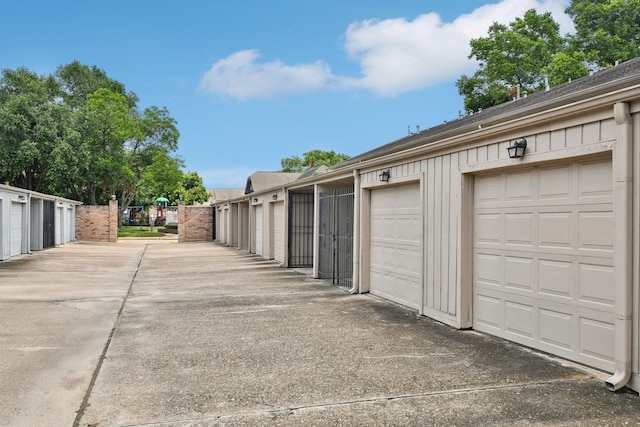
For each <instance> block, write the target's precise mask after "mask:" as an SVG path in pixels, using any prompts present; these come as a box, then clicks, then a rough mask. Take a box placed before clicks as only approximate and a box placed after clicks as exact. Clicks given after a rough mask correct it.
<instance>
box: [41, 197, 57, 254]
mask: <svg viewBox="0 0 640 427" xmlns="http://www.w3.org/2000/svg"><path fill="white" fill-rule="evenodd" d="M42 208H43V209H42V248H43V249H46V248H51V247H53V246H55V245H56V222H55V221H56V204H55V202H54V201H53V200H43V204H42Z"/></svg>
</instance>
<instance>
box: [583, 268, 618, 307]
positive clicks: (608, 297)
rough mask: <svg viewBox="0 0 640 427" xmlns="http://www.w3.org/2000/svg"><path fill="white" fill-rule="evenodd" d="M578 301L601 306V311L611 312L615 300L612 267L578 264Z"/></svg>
mask: <svg viewBox="0 0 640 427" xmlns="http://www.w3.org/2000/svg"><path fill="white" fill-rule="evenodd" d="M579 269H580V276H579V277H580V300H581V301H584V302H586V303H594V304H601V305H604V306H605V307H602V309H603V310H612V309H613V302H614V298H615V288H614V287H613V286H611V284H612V283H613V282H614V274H613V267H611V266H605V265H591V264H580V266H579Z"/></svg>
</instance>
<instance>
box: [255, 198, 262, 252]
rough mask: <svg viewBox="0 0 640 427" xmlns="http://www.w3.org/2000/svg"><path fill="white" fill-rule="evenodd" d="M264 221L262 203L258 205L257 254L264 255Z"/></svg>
mask: <svg viewBox="0 0 640 427" xmlns="http://www.w3.org/2000/svg"><path fill="white" fill-rule="evenodd" d="M263 223H264V217H263V216H262V205H258V206H256V254H257V255H262V254H263V253H264V250H263V248H262V242H263V240H264V239H263V238H262V233H263V227H262V224H263Z"/></svg>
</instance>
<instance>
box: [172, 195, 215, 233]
mask: <svg viewBox="0 0 640 427" xmlns="http://www.w3.org/2000/svg"><path fill="white" fill-rule="evenodd" d="M199 240H208V241H211V240H213V208H212V207H211V206H185V205H184V202H180V203H179V204H178V241H179V242H192V241H199Z"/></svg>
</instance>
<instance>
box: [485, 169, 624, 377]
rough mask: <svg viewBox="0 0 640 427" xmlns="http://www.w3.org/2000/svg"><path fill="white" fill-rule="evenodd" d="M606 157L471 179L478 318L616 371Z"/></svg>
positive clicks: (513, 336)
mask: <svg viewBox="0 0 640 427" xmlns="http://www.w3.org/2000/svg"><path fill="white" fill-rule="evenodd" d="M612 181H613V179H612V167H611V161H610V159H607V160H606V161H597V162H581V163H578V162H576V163H572V164H565V165H558V166H554V167H545V168H542V167H538V168H533V169H527V170H524V171H516V172H510V173H501V174H494V175H483V176H478V177H476V179H475V185H474V193H475V201H474V204H475V208H474V254H473V263H474V266H473V274H474V280H473V322H474V327H475V328H476V329H477V330H479V331H484V332H487V333H490V334H493V335H497V336H499V337H502V338H506V339H509V340H512V341H515V342H518V343H521V344H524V345H527V346H530V347H533V348H537V349H540V350H543V351H546V352H549V353H552V354H556V355H559V356H562V357H566V358H568V359H571V360H575V361H578V362H581V363H585V364H587V365H590V366H594V367H597V368H600V369H604V370H609V371H612V370H613V347H614V346H613V339H614V338H613V337H614V323H615V319H614V295H615V291H614V275H613V244H614V220H613V212H612V211H613V194H612Z"/></svg>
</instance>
